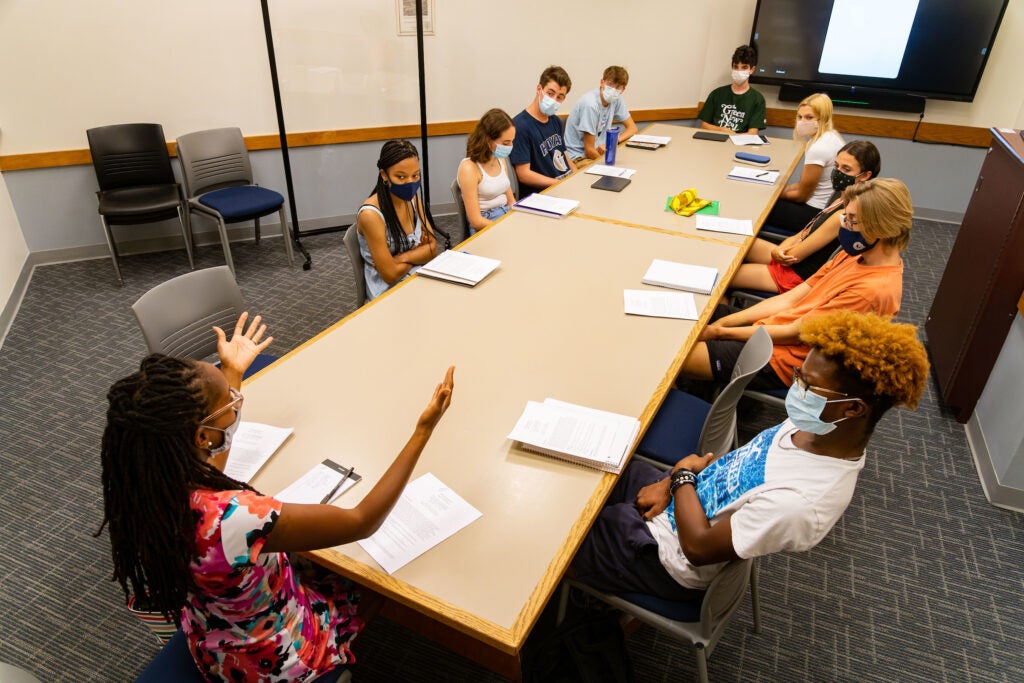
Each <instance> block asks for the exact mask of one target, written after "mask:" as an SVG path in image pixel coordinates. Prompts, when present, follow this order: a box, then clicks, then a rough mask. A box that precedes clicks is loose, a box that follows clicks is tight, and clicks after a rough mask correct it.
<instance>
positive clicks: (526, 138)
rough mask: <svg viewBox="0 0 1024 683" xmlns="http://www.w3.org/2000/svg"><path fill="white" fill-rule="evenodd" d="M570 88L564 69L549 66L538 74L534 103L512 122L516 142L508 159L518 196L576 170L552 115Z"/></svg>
mask: <svg viewBox="0 0 1024 683" xmlns="http://www.w3.org/2000/svg"><path fill="white" fill-rule="evenodd" d="M571 88H572V80H570V79H569V74H567V73H566V72H565V69H563V68H562V67H560V66H549V67H548V68H546V69H544V71H543V72H542V73H541V75H540V82H539V83H538V84H537V91H536V93H535V94H534V97H533V101H532V102H530V105H529V106H528V107H526V109H524V110H523V111H521V112H519V113H518V114H516V116H515V118H514V119H512V123H514V124H515V127H516V136H517V137H518V139H519V142H518V144H516V145H514V146H513V147H512V156H511V157H510V160H511V161H512V165H513V166H514V167H515V169H516V176H517V177H518V179H519V188H520V194H521V195H527V194H529V193H531V192H540V191H541V190H543V189H544V188H546V187H551V186H552V185H554V184H555V183H556V182H558V180H559V179H560V178H563V177H565V176H567V175H569V174H570V173H572V172H573V171H575V170H576V164H574V163H573V161H572V159H570V158H569V153H568V152H567V151H566V149H565V140H564V139H563V137H562V134H563V133H562V120H561V119H560V118H558V117H557V116H555V114H557V113H558V108H559V107H560V106H562V102H564V101H565V96H566V95H568V94H569V90H570V89H571Z"/></svg>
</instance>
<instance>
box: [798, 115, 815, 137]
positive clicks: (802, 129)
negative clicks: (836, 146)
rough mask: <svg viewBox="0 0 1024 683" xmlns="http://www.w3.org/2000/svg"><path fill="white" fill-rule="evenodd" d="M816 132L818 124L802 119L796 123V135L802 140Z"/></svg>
mask: <svg viewBox="0 0 1024 683" xmlns="http://www.w3.org/2000/svg"><path fill="white" fill-rule="evenodd" d="M817 132H818V122H817V121H808V120H806V119H802V120H800V121H797V122H796V134H797V135H799V136H800V137H802V138H809V137H811V136H812V135H814V134H815V133H817Z"/></svg>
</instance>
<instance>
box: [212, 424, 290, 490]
mask: <svg viewBox="0 0 1024 683" xmlns="http://www.w3.org/2000/svg"><path fill="white" fill-rule="evenodd" d="M293 431H295V430H293V429H292V428H291V427H272V426H271V425H265V424H260V423H259V422H243V423H242V424H240V425H238V431H237V432H235V436H234V438H232V440H231V454H230V455H229V456H228V461H227V463H226V464H225V465H224V474H226V475H228V476H229V477H231V478H232V479H236V480H238V481H244V482H248V481H249V480H250V479H252V478H253V477H254V476H255V475H256V473H257V472H259V470H260V468H261V467H263V463H265V462H266V461H267V460H269V459H270V456H272V455H273V454H274V452H275V451H276V450H277V449H278V448H280V447H281V444H283V443H284V440H285V439H287V438H288V437H289V436H290V435H291V433H292V432H293Z"/></svg>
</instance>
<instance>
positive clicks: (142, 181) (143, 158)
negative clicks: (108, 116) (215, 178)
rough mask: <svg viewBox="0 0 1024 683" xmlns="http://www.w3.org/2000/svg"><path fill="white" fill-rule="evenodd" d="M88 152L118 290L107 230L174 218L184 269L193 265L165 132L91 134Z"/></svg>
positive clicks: (134, 126)
mask: <svg viewBox="0 0 1024 683" xmlns="http://www.w3.org/2000/svg"><path fill="white" fill-rule="evenodd" d="M86 136H87V137H88V138H89V152H90V153H91V154H92V165H93V169H95V171H96V180H97V181H98V182H99V186H100V189H99V191H98V192H97V193H96V198H97V199H98V200H99V212H100V222H101V223H102V224H103V235H104V237H106V239H107V247H108V248H109V249H110V258H111V260H112V261H113V264H114V275H115V276H116V277H117V283H118V284H119V285H123V284H124V280H123V279H122V278H121V267H120V265H119V264H118V260H117V245H116V243H115V241H114V235H113V233H112V232H111V230H110V226H111V225H137V224H140V223H152V222H154V221H162V220H167V219H169V218H177V219H178V221H179V222H180V223H181V235H182V237H183V238H184V240H185V251H186V252H187V253H188V264H189V267H190V268H195V264H194V263H193V261H192V236H191V234H190V231H189V225H188V210H187V209H186V208H185V203H184V197H183V195H182V193H181V186H180V185H179V184H178V182H177V181H176V180H175V179H174V170H173V169H172V168H171V158H170V155H169V154H168V153H167V141H166V140H165V139H164V129H163V127H162V126H161V125H160V124H159V123H124V124H118V125H113V126H102V127H100V128H90V129H89V130H87V131H86Z"/></svg>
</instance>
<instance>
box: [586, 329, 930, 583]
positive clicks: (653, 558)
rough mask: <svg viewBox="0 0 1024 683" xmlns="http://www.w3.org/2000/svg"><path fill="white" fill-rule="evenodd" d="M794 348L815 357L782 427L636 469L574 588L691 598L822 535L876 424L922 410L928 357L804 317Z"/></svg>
mask: <svg viewBox="0 0 1024 683" xmlns="http://www.w3.org/2000/svg"><path fill="white" fill-rule="evenodd" d="M800 339H801V341H802V342H803V343H804V344H806V345H807V346H808V347H809V348H810V349H811V351H810V353H809V354H808V355H807V358H806V359H805V360H804V362H803V364H802V365H801V366H800V367H798V368H795V369H794V371H793V380H794V381H793V385H792V386H791V387H790V389H789V394H788V395H787V397H786V413H787V415H788V417H789V419H787V420H786V421H785V422H783V423H782V424H780V425H778V426H775V427H772V428H771V429H768V430H766V431H764V432H761V433H760V434H758V435H757V436H756V437H754V439H753V440H752V441H751V442H750V443H748V444H746V445H745V446H741V447H740V448H737V449H736V450H734V451H731V452H729V453H726V454H713V453H707V454H704V455H696V454H691V455H686V454H683V453H681V454H680V458H681V459H680V460H679V462H678V463H676V465H675V467H673V468H672V473H671V474H670V475H666V473H665V472H663V471H661V470H659V469H656V468H654V467H652V466H651V465H648V464H646V463H643V462H639V461H633V462H631V463H630V464H629V466H628V467H627V468H626V470H625V471H624V472H623V473H622V476H621V477H620V478H619V481H618V483H617V484H616V486H615V489H614V490H613V491H612V494H611V496H610V497H609V498H608V500H607V502H606V503H605V507H604V508H603V509H602V511H601V513H600V514H599V515H598V518H597V521H596V522H595V523H594V525H593V526H592V527H591V529H590V532H589V534H588V535H587V537H586V538H585V539H584V540H583V544H582V545H581V546H580V549H579V551H578V552H577V553H576V558H575V559H574V560H573V565H572V566H573V570H574V571H575V574H576V577H577V578H578V579H579V580H581V581H583V582H585V583H588V584H590V585H592V586H594V587H595V588H598V589H600V590H604V591H609V592H613V593H622V592H639V593H647V594H650V595H656V596H659V597H662V598H665V599H669V600H698V599H700V597H701V595H702V594H703V591H704V590H705V589H706V588H707V586H708V584H710V583H711V580H712V579H713V578H714V577H715V575H716V574H717V573H718V572H719V571H720V570H721V569H722V567H723V566H724V564H725V563H726V562H729V561H731V560H735V559H737V558H751V557H758V556H761V555H767V554H770V553H776V552H782V551H789V552H802V551H806V550H810V549H811V548H813V547H814V546H815V545H817V544H818V543H819V542H820V541H821V540H822V539H823V538H824V537H825V536H826V535H828V532H829V531H830V530H831V529H832V527H833V526H834V525H835V523H836V522H837V521H838V520H839V518H840V517H841V516H842V514H843V512H844V511H845V510H846V507H847V506H848V505H849V504H850V499H851V497H852V496H853V491H854V487H855V486H856V483H857V476H858V474H859V473H860V471H861V470H862V469H863V468H864V464H865V460H866V455H865V450H866V449H867V446H868V442H869V441H870V439H871V435H872V433H873V432H874V428H875V425H876V424H877V423H878V421H879V419H881V417H882V415H884V414H885V412H886V411H887V410H889V409H890V408H892V407H893V406H901V405H902V406H906V407H907V408H909V409H914V408H915V407H916V406H917V403H918V401H919V400H920V398H921V395H922V393H923V392H924V389H925V386H926V384H927V382H928V358H927V354H926V352H925V350H924V346H923V345H922V344H921V342H920V341H919V340H918V338H917V334H916V332H915V328H914V326H912V325H905V324H898V323H894V322H891V321H889V320H888V319H887V318H883V317H880V316H877V315H873V314H864V313H852V312H847V311H842V312H837V313H832V314H829V315H821V316H816V317H813V318H810V319H808V320H806V321H805V322H804V323H803V325H802V326H801V328H800ZM683 456H685V457H683ZM719 456H720V457H719Z"/></svg>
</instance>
